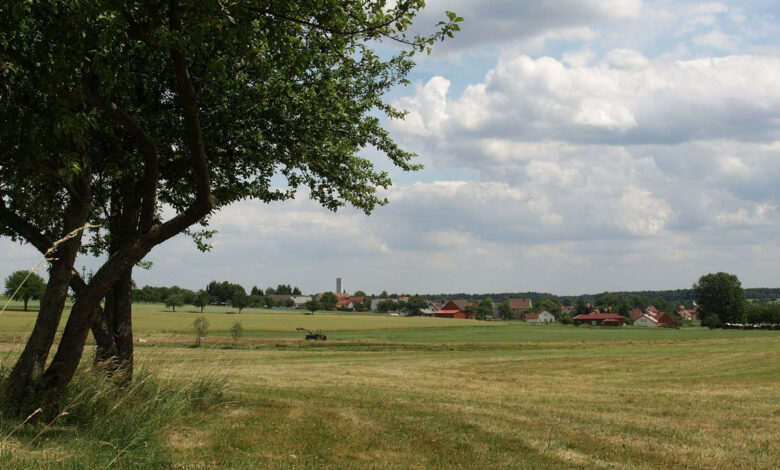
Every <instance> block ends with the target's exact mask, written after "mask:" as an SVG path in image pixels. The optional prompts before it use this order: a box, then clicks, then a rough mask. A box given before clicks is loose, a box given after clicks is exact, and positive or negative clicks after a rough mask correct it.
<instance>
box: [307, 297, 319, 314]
mask: <svg viewBox="0 0 780 470" xmlns="http://www.w3.org/2000/svg"><path fill="white" fill-rule="evenodd" d="M303 308H304V309H305V310H307V311H308V312H309V313H310V314H311V315H314V312H316V311H317V310H319V309H320V303H319V302H317V301H316V300H315V299H311V300H308V301H306V303H305V304H303Z"/></svg>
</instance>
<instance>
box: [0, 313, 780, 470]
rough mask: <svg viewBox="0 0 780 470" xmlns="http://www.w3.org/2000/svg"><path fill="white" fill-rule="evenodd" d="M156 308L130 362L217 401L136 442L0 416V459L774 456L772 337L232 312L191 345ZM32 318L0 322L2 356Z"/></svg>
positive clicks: (185, 320)
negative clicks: (17, 423) (323, 338)
mask: <svg viewBox="0 0 780 470" xmlns="http://www.w3.org/2000/svg"><path fill="white" fill-rule="evenodd" d="M162 310H164V309H163V308H162V306H159V305H158V306H154V305H143V306H138V308H137V310H136V312H135V314H134V325H135V330H136V336H137V337H138V336H140V337H144V338H146V339H147V341H148V342H147V343H142V344H138V348H137V350H136V351H137V361H138V365H139V367H140V368H141V369H150V370H152V371H153V374H152V377H154V380H157V381H160V382H161V383H164V384H168V385H167V386H168V387H169V388H171V387H172V388H176V387H185V385H186V384H190V383H193V382H198V381H201V382H202V381H203V380H210V381H215V382H220V383H224V384H226V391H225V392H224V397H223V398H222V399H221V400H219V401H217V402H215V403H214V404H213V405H211V406H207V407H202V408H199V407H194V408H192V409H189V408H188V409H186V410H182V411H181V412H179V413H178V414H176V416H170V419H164V420H161V421H160V422H159V426H158V425H157V422H156V421H155V426H154V429H150V430H149V431H148V433H146V434H137V435H135V437H134V438H130V437H127V436H126V435H125V434H122V433H117V434H116V435H114V434H110V435H103V434H100V433H96V432H94V431H89V432H87V431H86V430H84V425H78V424H74V423H71V422H69V421H67V419H63V420H62V421H63V422H62V424H60V423H55V424H54V425H53V426H52V427H51V428H48V429H45V430H44V432H43V434H42V435H41V436H40V437H38V438H37V439H34V440H33V438H34V437H35V435H37V434H38V432H39V431H40V429H41V427H40V426H38V427H30V428H29V429H28V428H26V427H23V428H22V429H21V430H19V431H15V432H11V433H10V434H9V432H10V431H12V429H13V428H12V427H11V425H10V423H8V422H4V423H3V426H2V428H0V432H2V436H0V466H4V467H5V468H25V467H30V468H38V467H46V468H97V467H103V468H105V467H106V466H108V465H109V464H110V466H113V467H117V468H120V467H121V468H133V467H135V468H150V466H151V467H166V466H172V467H176V466H179V468H334V469H335V468H339V469H340V468H399V469H400V468H403V469H406V468H501V469H504V468H541V469H544V468H551V469H552V468H556V469H557V468H664V469H666V468H697V469H698V468H712V469H721V468H767V469H769V468H777V462H778V461H780V332H776V331H774V332H772V331H737V330H720V331H717V330H716V331H710V330H706V329H699V328H691V329H680V330H661V329H658V330H655V329H641V328H619V329H600V328H582V327H564V326H530V325H523V324H519V323H515V322H512V323H505V322H475V321H466V320H443V319H430V318H397V317H387V316H376V315H338V314H333V313H328V314H325V313H318V314H316V315H313V316H309V315H302V314H301V313H297V312H295V313H288V312H279V311H252V310H250V309H246V310H245V311H244V313H242V314H240V315H228V314H225V313H218V312H217V311H213V312H211V313H207V315H206V316H207V318H208V320H209V323H210V325H211V326H210V334H209V336H208V338H207V340H206V341H205V343H204V347H202V348H199V349H194V348H191V347H189V343H191V342H192V334H191V333H190V332H189V328H188V325H189V323H191V322H192V319H193V318H194V317H195V316H197V315H196V314H195V313H190V312H188V310H193V311H194V309H192V307H189V308H187V307H185V308H184V312H176V313H171V312H164V311H162ZM207 312H208V310H207ZM32 318H34V314H31V313H22V312H18V311H16V310H14V311H9V312H5V313H4V314H2V315H0V349H2V351H4V354H5V355H6V361H10V360H12V359H13V357H14V355H15V354H16V353H17V351H18V350H19V349H20V348H21V342H20V341H21V339H22V337H23V335H24V332H25V331H28V330H29V328H30V327H31V326H32V323H31V322H30V319H32ZM237 320H239V321H241V322H242V326H243V328H244V330H245V336H244V337H243V338H242V339H241V340H240V342H239V344H238V346H237V347H234V346H233V343H232V339H231V338H230V336H229V332H228V330H229V328H230V326H231V325H232V324H233V322H235V321H237ZM298 326H302V327H308V328H323V329H325V330H326V332H327V333H328V336H329V341H328V342H326V343H324V344H322V343H320V344H317V345H314V344H313V343H311V342H308V343H307V342H305V341H303V340H302V339H301V338H302V335H301V333H300V332H296V331H295V328H296V327H298ZM90 354H91V351H88V352H87V356H89V355H90ZM204 376H205V377H206V379H204ZM187 393H189V392H187ZM75 409H77V407H74V410H75ZM127 419H128V420H130V421H131V422H132V419H133V418H132V417H128V418H127ZM150 420H151V421H153V420H154V418H153V416H149V417H145V418H143V421H138V423H137V424H134V426H135V425H137V426H141V427H142V426H143V424H142V423H144V422H148V421H150ZM6 436H7V437H6ZM31 441H32V442H31Z"/></svg>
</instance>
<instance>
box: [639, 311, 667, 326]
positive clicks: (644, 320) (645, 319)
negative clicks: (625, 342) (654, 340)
mask: <svg viewBox="0 0 780 470" xmlns="http://www.w3.org/2000/svg"><path fill="white" fill-rule="evenodd" d="M634 325H635V326H653V327H659V326H661V324H660V322H659V321H658V320H656V319H655V318H654V317H653V316H652V315H650V314H647V313H645V314H644V315H642V316H641V317H639V318H637V319H636V320H634Z"/></svg>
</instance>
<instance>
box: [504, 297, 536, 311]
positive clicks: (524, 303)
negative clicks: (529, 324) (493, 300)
mask: <svg viewBox="0 0 780 470" xmlns="http://www.w3.org/2000/svg"><path fill="white" fill-rule="evenodd" d="M509 308H511V309H512V310H525V309H527V308H531V299H509Z"/></svg>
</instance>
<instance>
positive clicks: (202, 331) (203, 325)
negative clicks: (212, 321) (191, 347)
mask: <svg viewBox="0 0 780 470" xmlns="http://www.w3.org/2000/svg"><path fill="white" fill-rule="evenodd" d="M192 331H193V332H194V333H195V347H196V348H197V347H200V342H201V340H202V339H203V338H205V337H206V335H207V334H208V332H209V321H208V320H206V317H204V316H200V317H198V318H196V319H195V320H193V321H192Z"/></svg>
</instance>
